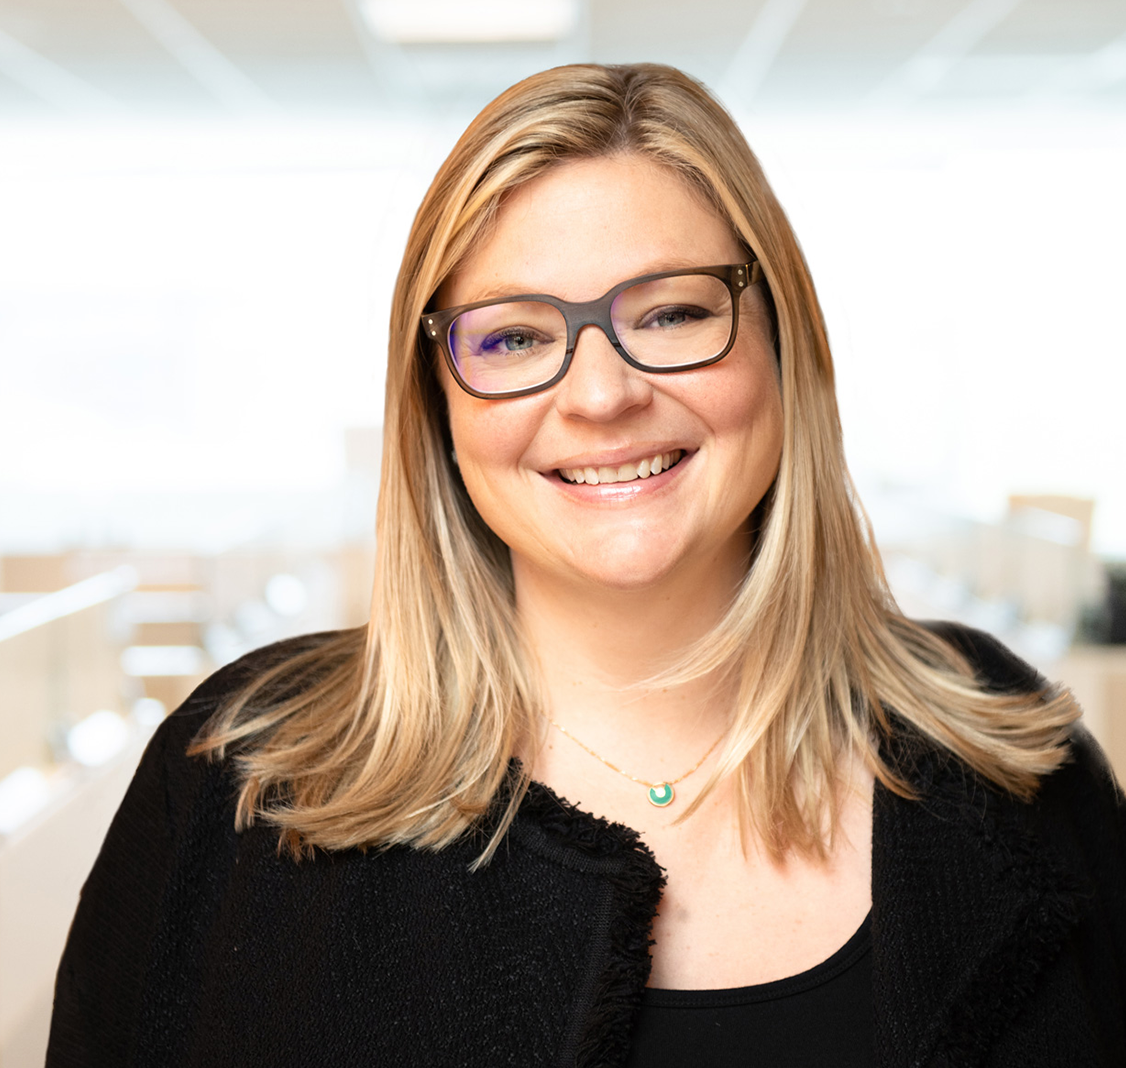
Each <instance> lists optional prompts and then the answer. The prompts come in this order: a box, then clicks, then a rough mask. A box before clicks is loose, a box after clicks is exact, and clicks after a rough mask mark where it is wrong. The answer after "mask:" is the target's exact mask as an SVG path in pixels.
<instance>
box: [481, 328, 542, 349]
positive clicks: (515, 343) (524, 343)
mask: <svg viewBox="0 0 1126 1068" xmlns="http://www.w3.org/2000/svg"><path fill="white" fill-rule="evenodd" d="M537 340H538V339H537V338H536V337H535V336H534V335H533V334H532V333H531V332H530V331H528V330H512V329H510V330H505V331H502V332H498V333H495V334H492V335H491V336H489V337H487V338H485V340H484V342H483V344H482V345H481V351H482V352H486V353H500V352H527V351H528V350H529V349H530V348H532V346H533V345H535V344H536V341H537Z"/></svg>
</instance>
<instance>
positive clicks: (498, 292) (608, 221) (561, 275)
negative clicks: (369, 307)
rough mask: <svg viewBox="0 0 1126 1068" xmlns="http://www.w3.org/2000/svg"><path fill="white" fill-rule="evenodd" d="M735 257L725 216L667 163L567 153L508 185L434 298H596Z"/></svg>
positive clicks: (736, 246)
mask: <svg viewBox="0 0 1126 1068" xmlns="http://www.w3.org/2000/svg"><path fill="white" fill-rule="evenodd" d="M741 256H742V246H741V243H740V242H739V240H738V238H737V237H736V236H735V234H734V233H733V232H732V230H731V227H730V226H729V225H728V223H727V222H726V220H724V219H723V218H722V217H721V216H720V215H719V213H718V212H716V211H715V209H714V208H713V207H712V206H711V204H709V203H708V202H707V200H706V199H705V198H704V197H703V196H702V195H701V194H700V192H699V191H698V190H697V189H696V188H695V186H694V185H693V184H692V183H691V182H689V181H688V180H686V179H685V178H684V177H682V176H681V175H680V174H679V173H678V172H677V171H675V170H674V169H673V168H671V167H669V166H667V165H664V164H661V163H657V162H655V161H653V160H649V159H647V158H645V157H642V156H639V155H636V154H624V155H614V156H605V157H597V158H595V159H581V160H574V161H568V162H565V163H561V164H559V165H557V166H555V167H552V168H551V169H550V170H548V171H546V172H544V173H542V174H539V175H537V176H536V177H535V178H533V179H532V180H531V181H529V182H526V183H524V184H523V185H520V186H518V187H517V188H515V189H513V190H512V191H511V192H510V193H509V194H507V196H506V197H505V199H504V201H503V202H502V204H501V205H500V207H499V208H498V210H497V213H496V215H495V217H494V219H493V220H492V223H491V225H490V226H489V227H488V229H487V230H486V231H485V232H484V233H483V234H482V235H481V236H480V238H479V239H478V241H477V243H476V245H475V246H474V248H473V249H472V250H471V251H470V253H469V255H468V256H467V257H465V259H464V260H463V262H462V263H461V265H460V266H459V267H458V269H457V270H456V271H455V272H454V273H453V274H452V275H451V277H450V278H449V279H448V280H447V282H446V283H444V284H443V286H442V287H441V293H440V296H441V305H442V306H446V307H448V306H451V305H456V304H463V303H469V302H471V301H476V300H489V299H493V298H494V297H498V296H507V295H512V294H515V293H528V292H544V293H552V294H554V295H555V296H559V297H563V298H565V299H573V300H583V299H593V298H595V297H598V296H601V294H602V293H604V292H605V291H606V290H607V289H609V288H610V287H611V286H613V285H615V284H617V283H618V282H620V281H622V280H623V279H625V278H629V277H633V276H636V275H642V274H648V273H651V272H655V271H662V270H675V269H678V268H682V267H693V266H708V265H712V264H717V263H731V262H735V260H737V259H739V258H741ZM561 287H562V288H564V289H566V290H568V291H567V292H562V291H560V289H561Z"/></svg>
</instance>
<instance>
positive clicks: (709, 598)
mask: <svg viewBox="0 0 1126 1068" xmlns="http://www.w3.org/2000/svg"><path fill="white" fill-rule="evenodd" d="M514 573H515V579H516V593H517V598H516V600H517V609H518V612H519V616H520V620H521V624H522V626H523V628H524V633H525V637H526V639H527V641H528V643H529V645H530V646H531V649H532V651H533V653H534V654H535V655H536V657H537V658H538V661H539V666H540V670H541V677H542V680H543V687H544V697H545V702H546V705H547V709H546V711H547V713H548V715H549V716H550V718H551V719H552V720H554V721H555V722H556V723H558V724H560V725H561V726H563V727H564V728H566V730H567V732H568V733H570V734H571V735H572V737H573V738H576V739H578V740H579V741H581V742H582V743H583V744H584V745H585V746H588V747H589V748H590V749H593V750H594V751H595V752H596V753H598V754H599V755H600V756H602V757H604V758H605V759H606V760H608V761H610V762H612V763H613V764H615V765H616V766H617V767H619V768H622V769H623V770H626V771H628V772H629V773H630V774H632V775H636V776H638V777H639V778H646V779H650V780H651V781H661V780H663V779H672V778H675V777H677V776H680V775H681V774H683V772H684V771H685V770H686V769H687V767H690V766H691V765H692V764H693V763H695V761H696V760H698V759H699V758H700V757H701V756H702V755H703V754H704V753H705V752H706V751H707V749H708V747H709V746H710V745H711V744H712V742H714V741H715V739H716V738H718V737H719V736H720V735H721V734H722V733H723V732H724V730H725V729H726V727H727V723H728V716H729V712H730V697H729V695H728V692H727V688H726V687H724V686H722V685H720V684H719V683H718V682H717V680H716V679H715V678H713V677H704V678H698V679H693V680H691V681H689V682H686V683H680V684H677V685H675V686H647V685H645V683H646V680H648V679H650V678H652V677H653V676H656V675H658V674H659V673H660V672H662V671H663V670H665V669H667V668H668V667H670V666H671V665H673V664H675V663H676V662H677V661H678V660H679V659H680V658H681V657H682V656H683V655H684V653H685V652H686V651H687V650H688V649H689V648H690V646H691V645H692V644H693V643H695V642H696V641H697V640H698V639H699V638H701V637H703V636H704V635H705V634H707V633H708V631H710V630H711V629H712V628H713V627H714V626H715V625H716V624H717V623H718V622H719V620H720V619H721V618H722V617H723V614H724V613H725V612H726V611H727V608H728V606H729V604H730V601H731V598H732V597H733V595H734V583H733V582H732V581H731V577H728V576H714V577H713V578H714V580H713V581H710V582H701V581H700V576H699V575H696V576H686V577H685V578H684V579H682V580H679V581H678V580H676V579H672V580H670V581H669V582H666V583H663V584H662V585H661V587H660V588H659V589H655V588H650V589H645V590H622V589H607V588H605V587H603V588H590V587H585V586H584V587H582V588H580V587H579V586H577V585H570V584H567V583H565V582H561V581H556V580H554V579H553V578H552V577H551V576H544V575H542V574H540V573H532V572H529V571H527V570H522V569H521V568H520V567H519V564H518V563H515V564H514ZM556 739H557V742H558V741H561V742H563V743H564V747H563V754H564V755H566V756H569V757H570V758H572V759H571V760H570V761H568V763H572V762H575V761H577V763H578V764H579V766H580V767H581V766H582V765H583V763H584V762H589V761H593V760H594V758H593V757H591V756H590V755H589V754H586V753H583V752H581V751H580V750H579V749H578V747H577V746H572V745H571V743H570V742H567V741H566V740H565V739H562V738H561V737H559V736H556ZM568 747H569V748H570V749H571V750H572V751H571V752H570V753H567V748H568ZM556 748H558V745H557V746H556ZM528 755H531V754H528ZM545 759H546V754H543V753H542V752H541V754H540V763H541V764H543V762H544V760H545ZM681 765H684V766H683V767H682V766H681ZM588 770H589V771H590V772H591V774H603V773H605V769H603V771H601V772H600V771H599V770H598V768H597V765H593V764H592V765H588ZM610 774H612V773H610Z"/></svg>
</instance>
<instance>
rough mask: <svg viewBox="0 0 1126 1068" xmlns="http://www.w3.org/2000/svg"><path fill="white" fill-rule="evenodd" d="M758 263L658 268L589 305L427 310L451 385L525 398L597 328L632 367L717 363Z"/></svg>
mask: <svg viewBox="0 0 1126 1068" xmlns="http://www.w3.org/2000/svg"><path fill="white" fill-rule="evenodd" d="M762 278H763V275H762V268H761V267H760V266H759V263H758V261H757V260H755V259H753V258H752V260H751V261H750V262H749V263H735V264H728V265H726V266H721V267H690V268H687V269H685V270H679V271H661V272H659V273H657V274H645V275H642V276H641V277H640V278H630V279H628V280H626V281H625V282H619V283H618V284H617V285H616V286H614V288H613V289H611V290H610V291H609V292H608V293H606V294H605V295H604V296H601V297H599V298H598V299H597V300H588V301H580V302H577V303H576V302H572V301H568V300H560V299H559V298H558V297H552V296H549V295H547V294H545V293H530V294H522V295H519V296H513V297H502V298H500V299H497V300H480V301H477V302H476V303H475V304H462V305H459V306H458V307H456V308H445V309H443V310H441V311H434V312H426V313H425V314H424V315H423V316H422V320H421V326H422V331H423V333H424V334H425V335H426V337H427V338H429V339H430V340H432V341H437V342H438V344H439V345H440V346H441V349H442V353H443V355H444V356H445V358H446V363H447V364H448V365H449V368H450V371H451V372H452V374H453V376H454V379H455V380H456V381H457V384H458V385H459V386H461V388H462V389H464V390H465V391H466V393H471V394H472V395H473V396H474V397H483V398H504V397H523V396H526V395H527V394H529V393H538V392H539V391H540V390H544V389H549V388H550V387H551V386H553V385H555V383H556V382H558V381H559V380H560V379H561V378H562V377H563V376H564V375H565V374H566V373H567V368H568V367H570V365H571V358H572V357H573V356H574V353H575V342H576V340H577V339H578V336H579V331H580V330H581V329H582V328H583V327H584V326H597V327H598V329H599V330H601V331H602V332H603V334H605V335H606V337H607V339H608V340H609V342H610V344H611V345H613V346H614V348H615V349H617V350H618V354H619V355H620V356H621V357H622V359H623V360H625V361H626V363H628V364H629V365H630V366H631V367H636V368H637V369H638V370H639V371H648V372H650V373H652V374H671V373H672V372H674V371H688V370H691V369H692V368H694V367H706V366H707V365H708V364H709V363H715V362H716V361H717V360H722V359H723V357H724V356H726V355H727V353H728V352H729V351H730V350H731V346H732V345H733V344H734V343H735V335H736V334H737V333H738V330H739V295H740V294H741V293H742V292H743V291H744V290H746V289H747V288H748V286H753V285H757V284H758V283H759V282H760V281H762Z"/></svg>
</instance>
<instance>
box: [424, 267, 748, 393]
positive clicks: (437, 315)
mask: <svg viewBox="0 0 1126 1068" xmlns="http://www.w3.org/2000/svg"><path fill="white" fill-rule="evenodd" d="M687 274H706V275H711V276H712V277H713V278H718V279H720V280H721V281H722V282H725V283H726V285H727V289H728V292H729V293H730V294H731V336H730V337H729V338H728V339H727V344H726V345H724V347H723V349H722V350H721V351H720V352H718V353H717V354H716V355H715V356H709V357H708V358H707V359H706V360H694V361H692V362H691V363H677V364H671V365H669V364H665V365H662V366H660V367H654V366H652V365H650V364H646V363H641V362H640V361H639V360H635V359H634V358H633V357H632V356H631V355H630V354H629V353H628V352H627V351H626V349H625V346H624V345H622V343H621V342H620V341H619V340H618V335H617V333H616V332H615V330H614V323H613V321H612V320H611V318H610V308H611V306H612V305H613V303H614V301H615V300H616V299H617V297H618V294H619V293H621V292H623V291H624V290H626V289H629V288H630V287H631V286H636V285H641V284H642V283H644V282H656V281H659V280H660V279H662V278H676V277H678V276H680V275H687ZM761 281H763V273H762V267H761V266H760V265H759V262H758V259H757V257H755V256H754V255H751V256H750V257H749V258H748V260H747V261H746V262H745V263H728V264H722V265H720V266H718V267H684V268H681V269H680V270H676V271H658V272H657V273H656V274H643V275H640V276H638V277H637V278H627V279H626V280H625V281H624V282H619V283H618V284H617V285H616V286H614V288H613V289H611V290H610V291H609V292H607V293H605V294H603V295H602V296H601V297H599V298H598V299H597V300H587V301H578V302H575V301H569V300H560V299H559V297H553V296H551V295H550V294H549V293H518V294H515V295H513V296H511V297H496V298H494V299H492V300H479V301H476V302H475V303H473V304H459V305H458V306H457V307H456V308H442V309H441V310H440V311H432V312H424V313H423V314H422V316H421V317H420V319H419V326H420V328H421V330H422V333H423V335H424V336H425V337H426V339H427V340H428V341H431V342H434V341H437V342H438V346H439V348H441V350H442V355H443V356H444V357H445V360H446V366H447V367H449V369H450V374H452V375H453V377H454V381H455V382H456V383H457V384H458V385H459V386H460V387H461V388H462V389H463V390H465V392H466V393H469V394H471V395H472V396H474V397H480V398H481V399H482V400H506V399H508V398H510V397H526V396H528V395H529V394H531V393H542V392H543V391H544V390H545V389H550V388H551V387H552V386H554V385H555V383H556V382H558V381H559V380H560V379H561V378H562V377H563V376H564V375H565V374H566V373H567V369H568V368H569V367H570V366H571V359H572V358H573V356H574V355H575V345H576V343H577V341H578V336H579V331H580V330H582V328H583V327H584V326H596V327H598V329H599V330H601V331H602V333H603V334H605V335H606V339H607V340H608V341H609V342H610V344H611V345H613V346H614V348H615V349H616V350H617V352H618V355H619V356H621V358H622V359H623V360H625V361H626V363H628V364H629V365H630V366H631V367H635V368H637V370H639V371H645V372H646V373H648V374H657V375H666V374H673V373H675V372H677V371H690V370H693V369H694V368H697V367H707V366H708V364H712V363H717V362H718V361H719V360H722V359H723V357H724V356H726V355H727V354H728V353H729V352H730V351H731V346H732V345H734V344H735V338H736V335H737V334H738V333H739V296H740V294H741V293H743V292H744V291H745V290H747V289H748V288H750V287H751V286H754V285H758V284H759V283H760V282H761ZM520 301H537V302H538V303H541V304H550V305H551V306H552V307H553V308H555V309H557V310H558V311H559V312H560V313H561V314H562V315H563V319H564V321H565V322H566V324H567V350H566V352H565V353H564V356H563V364H562V366H561V367H560V368H559V370H558V371H557V372H556V373H555V374H554V375H553V376H552V377H551V378H549V379H548V380H547V381H546V382H541V383H540V384H538V385H535V386H525V387H524V388H523V389H510V390H506V391H504V392H501V393H482V392H481V391H480V390H478V389H474V388H473V387H472V386H471V385H469V383H468V382H466V381H465V379H464V378H462V377H461V374H460V372H459V371H458V369H457V361H456V360H455V359H454V355H453V351H452V348H451V346H450V329H451V327H452V326H453V324H454V320H455V319H457V317H458V316H459V315H463V314H464V313H465V312H469V311H476V310H477V309H478V308H488V307H490V306H491V305H494V304H511V303H518V302H520Z"/></svg>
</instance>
